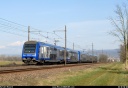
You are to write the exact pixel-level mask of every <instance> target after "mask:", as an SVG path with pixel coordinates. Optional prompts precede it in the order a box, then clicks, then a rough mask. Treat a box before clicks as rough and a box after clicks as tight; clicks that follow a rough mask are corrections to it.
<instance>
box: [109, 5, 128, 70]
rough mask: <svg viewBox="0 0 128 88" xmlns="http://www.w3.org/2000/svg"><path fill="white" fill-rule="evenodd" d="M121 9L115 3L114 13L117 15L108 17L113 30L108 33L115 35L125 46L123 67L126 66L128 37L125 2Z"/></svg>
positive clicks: (127, 14) (127, 11)
mask: <svg viewBox="0 0 128 88" xmlns="http://www.w3.org/2000/svg"><path fill="white" fill-rule="evenodd" d="M122 7H123V9H122V8H121V7H120V6H119V5H117V6H116V11H115V14H116V15H117V17H116V18H115V19H114V18H110V21H111V23H112V25H113V26H114V27H115V30H113V31H111V32H110V34H111V35H113V36H115V37H117V38H118V39H119V41H120V42H121V43H123V45H124V48H125V62H126V63H125V67H126V66H127V42H128V41H127V39H128V38H127V37H128V9H127V6H126V4H123V6H122Z"/></svg>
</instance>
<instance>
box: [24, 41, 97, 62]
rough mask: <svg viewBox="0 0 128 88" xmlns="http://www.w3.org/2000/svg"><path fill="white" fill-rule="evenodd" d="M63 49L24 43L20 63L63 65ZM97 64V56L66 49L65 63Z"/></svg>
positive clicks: (42, 44) (40, 43) (54, 46)
mask: <svg viewBox="0 0 128 88" xmlns="http://www.w3.org/2000/svg"><path fill="white" fill-rule="evenodd" d="M64 50H65V49H64V48H63V47H60V46H56V45H52V44H48V43H44V42H37V41H26V42H25V43H24V45H23V49H22V61H23V62H24V63H26V64H31V63H42V64H43V63H64ZM92 61H93V62H97V56H92V55H87V54H85V53H82V52H80V51H76V50H72V49H68V48H66V62H67V63H72V62H92Z"/></svg>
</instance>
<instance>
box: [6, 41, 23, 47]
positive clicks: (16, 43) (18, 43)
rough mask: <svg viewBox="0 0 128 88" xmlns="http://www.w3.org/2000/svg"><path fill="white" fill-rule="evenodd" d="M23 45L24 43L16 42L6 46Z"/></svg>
mask: <svg viewBox="0 0 128 88" xmlns="http://www.w3.org/2000/svg"><path fill="white" fill-rule="evenodd" d="M23 44H24V41H16V42H13V43H10V44H9V45H8V46H22V45H23Z"/></svg>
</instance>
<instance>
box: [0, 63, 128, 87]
mask: <svg viewBox="0 0 128 88" xmlns="http://www.w3.org/2000/svg"><path fill="white" fill-rule="evenodd" d="M0 85H27V86H128V70H125V69H124V64H121V63H110V64H103V65H101V66H98V67H92V68H87V69H83V70H78V71H72V70H71V71H65V72H61V73H59V74H55V75H50V76H46V75H44V74H43V73H41V74H38V76H37V75H36V76H30V77H28V76H24V77H21V78H18V77H15V78H14V80H12V79H11V80H7V81H6V82H5V81H3V82H1V83H0Z"/></svg>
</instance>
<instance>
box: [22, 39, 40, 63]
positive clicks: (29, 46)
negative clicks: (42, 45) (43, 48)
mask: <svg viewBox="0 0 128 88" xmlns="http://www.w3.org/2000/svg"><path fill="white" fill-rule="evenodd" d="M37 47H38V43H37V42H36V41H27V42H25V43H24V45H23V49H22V61H23V62H24V63H26V64H32V63H36V62H37V61H38V55H37V53H38V50H37V49H38V48H37Z"/></svg>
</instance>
